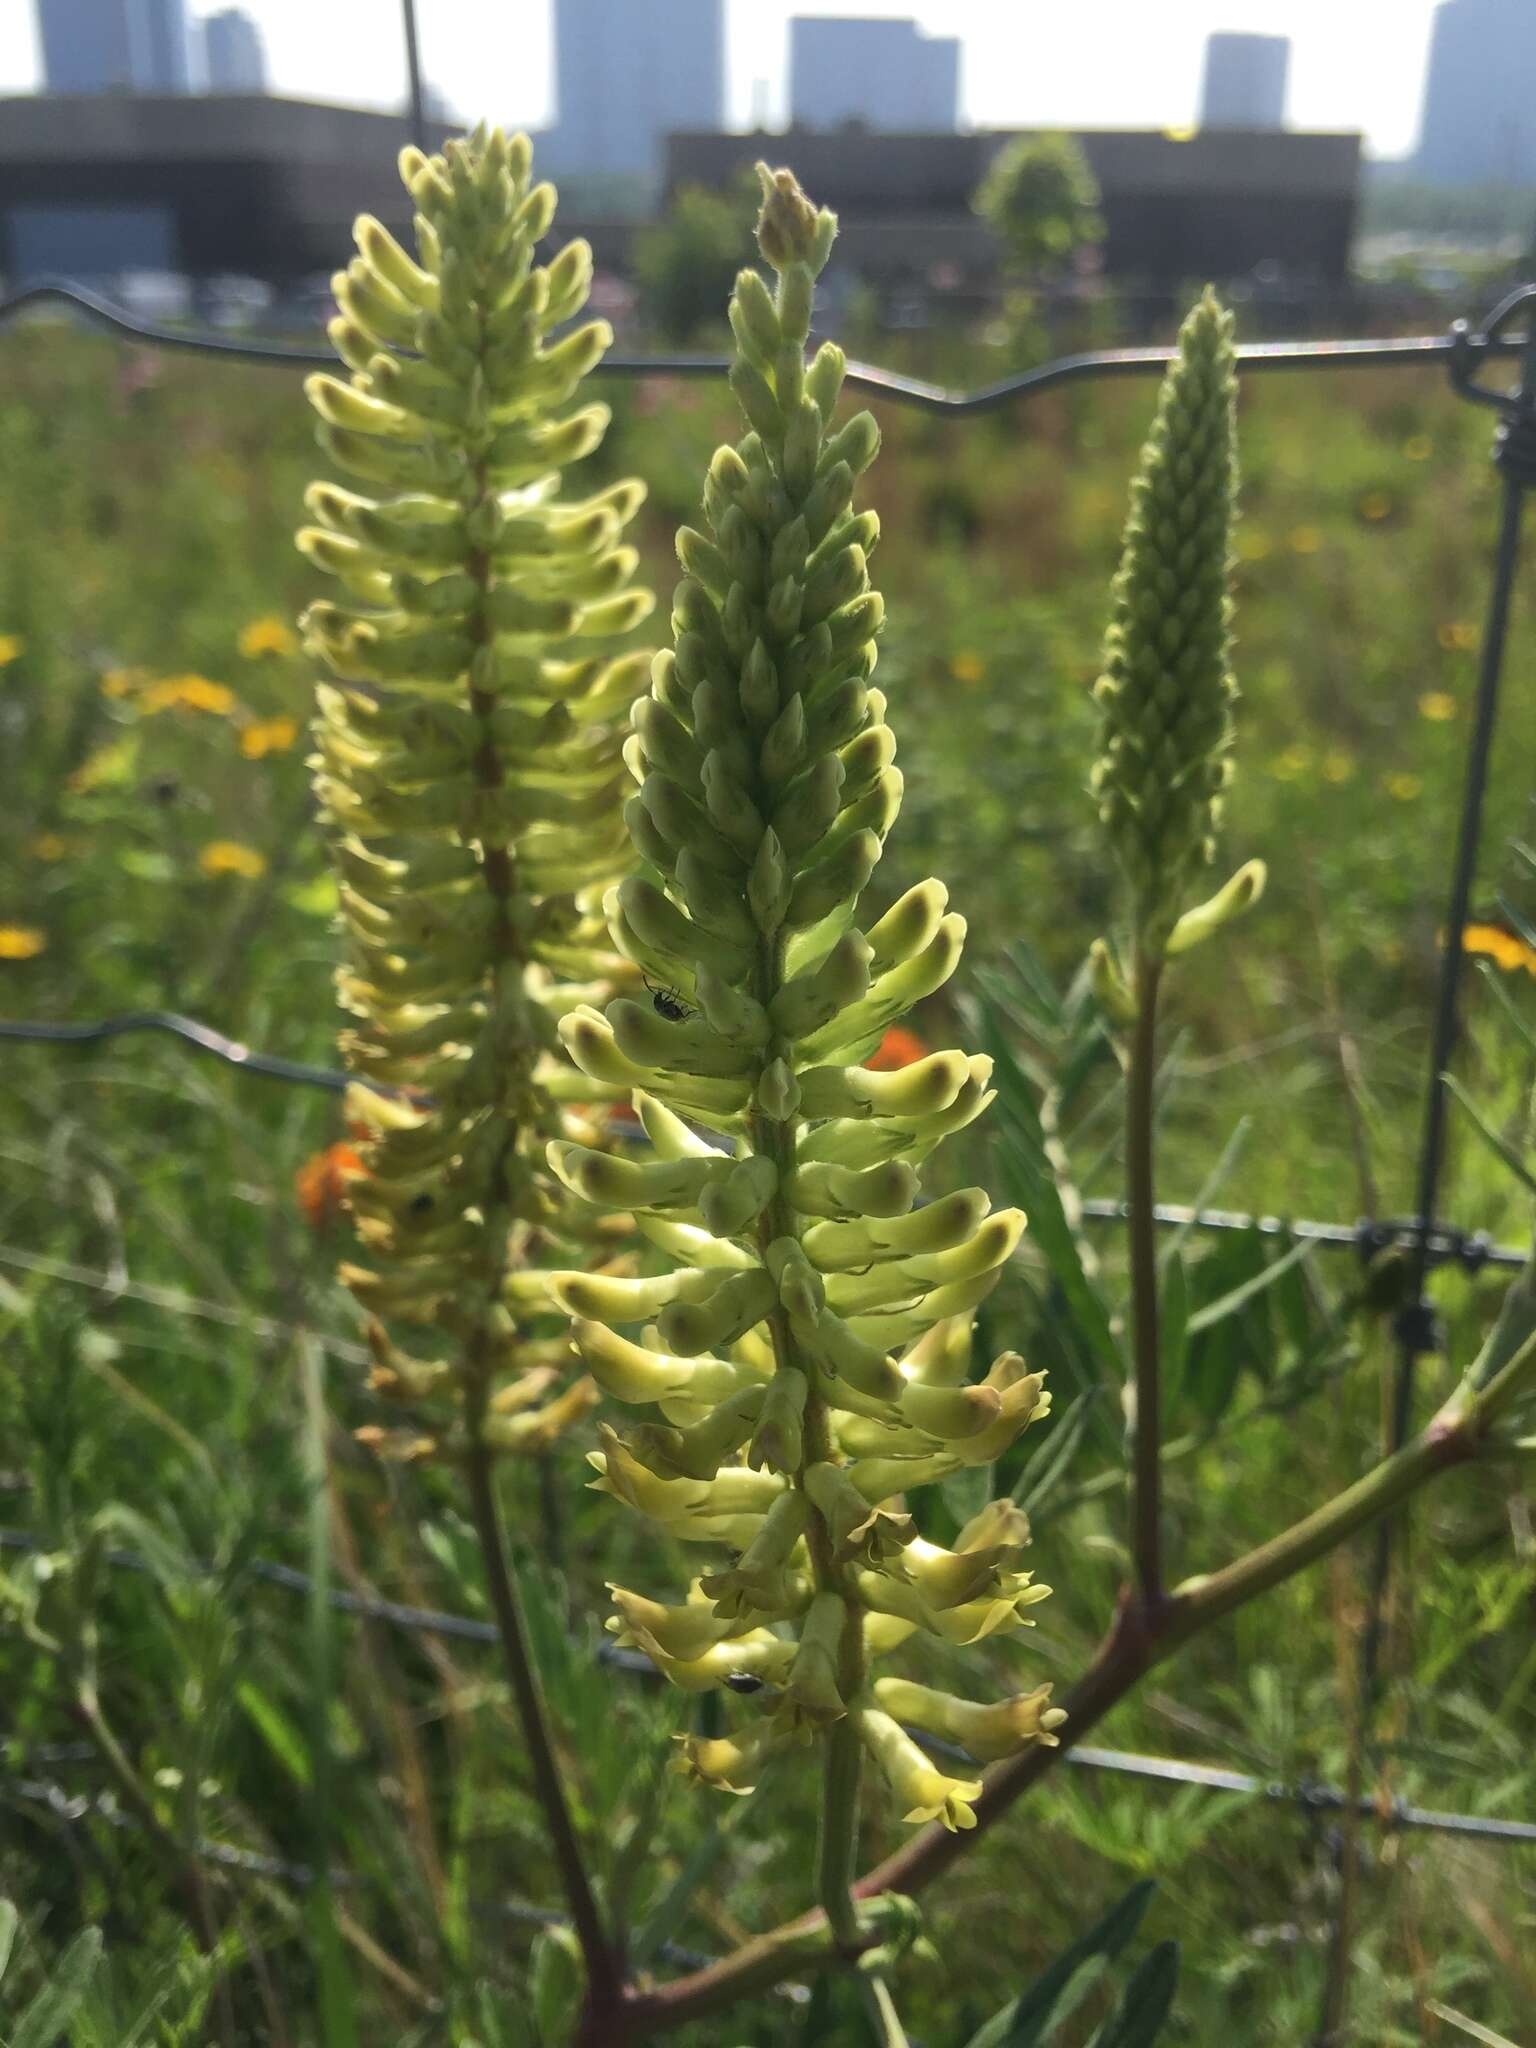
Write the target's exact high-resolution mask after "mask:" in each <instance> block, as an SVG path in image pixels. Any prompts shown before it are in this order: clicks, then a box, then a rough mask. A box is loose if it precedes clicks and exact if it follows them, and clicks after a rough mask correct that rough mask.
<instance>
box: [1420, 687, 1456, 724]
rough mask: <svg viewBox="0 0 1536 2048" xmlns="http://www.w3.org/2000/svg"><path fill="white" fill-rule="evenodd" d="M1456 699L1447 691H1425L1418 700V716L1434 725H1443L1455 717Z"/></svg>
mask: <svg viewBox="0 0 1536 2048" xmlns="http://www.w3.org/2000/svg"><path fill="white" fill-rule="evenodd" d="M1456 710H1457V706H1456V699H1455V698H1454V697H1453V696H1452V695H1451V693H1450V691H1449V690H1426V691H1425V692H1424V694H1423V696H1422V697H1420V699H1419V716H1420V718H1427V719H1429V720H1430V721H1431V723H1432V724H1435V725H1444V724H1445V722H1446V720H1447V719H1449V718H1454V717H1455V716H1456Z"/></svg>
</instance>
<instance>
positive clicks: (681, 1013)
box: [645, 977, 693, 1024]
mask: <svg viewBox="0 0 1536 2048" xmlns="http://www.w3.org/2000/svg"><path fill="white" fill-rule="evenodd" d="M645 985H646V987H647V988H648V989H649V990H650V992H651V1007H652V1008H653V1009H654V1010H655V1012H656V1014H657V1016H658V1017H665V1018H666V1020H667V1022H668V1023H669V1024H686V1023H687V1022H688V1019H689V1018H690V1017H691V1016H692V1015H693V1012H692V1010H690V1009H689V1007H688V1005H687V1004H686V1003H685V1002H684V1001H683V999H682V997H681V996H680V995H679V994H678V992H677V990H676V989H675V988H667V987H666V986H665V985H661V986H658V985H657V984H656V983H655V982H654V981H652V980H650V978H649V977H647V978H646V983H645Z"/></svg>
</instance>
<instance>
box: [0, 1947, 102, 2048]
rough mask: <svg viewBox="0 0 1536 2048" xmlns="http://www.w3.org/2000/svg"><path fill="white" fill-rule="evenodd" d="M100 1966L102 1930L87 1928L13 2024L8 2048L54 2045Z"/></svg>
mask: <svg viewBox="0 0 1536 2048" xmlns="http://www.w3.org/2000/svg"><path fill="white" fill-rule="evenodd" d="M100 1966H101V1930H100V1929H99V1928H97V1927H87V1928H86V1929H85V1930H84V1931H83V1932H82V1933H80V1934H77V1935H76V1936H75V1938H74V1940H73V1941H72V1942H71V1943H70V1944H69V1947H68V1948H67V1949H65V1951H64V1953H63V1955H61V1956H60V1957H59V1961H58V1966H57V1968H56V1969H55V1970H54V1973H53V1976H52V1977H51V1978H50V1979H49V1981H48V1982H47V1983H46V1984H45V1985H44V1986H43V1988H42V1990H41V1991H39V1993H38V1994H37V1996H36V1998H34V1999H33V2001H32V2003H31V2004H30V2005H29V2006H28V2007H27V2009H26V2011H25V2012H24V2013H23V2014H22V2016H21V2018H20V2019H19V2020H18V2021H17V2023H16V2031H15V2032H14V2033H13V2034H12V2035H11V2039H10V2048H53V2043H54V2042H55V2041H59V2040H62V2039H63V2037H64V2034H65V2031H66V2029H67V2028H68V2027H69V2025H70V2022H71V2021H72V2020H73V2019H74V2016H75V2014H76V2012H77V2011H78V2010H79V2009H80V2006H81V2005H82V2004H83V2003H84V2000H85V1996H86V1993H87V1992H88V1991H89V1990H90V1988H91V1979H92V1978H93V1977H94V1976H95V1974H96V1972H97V1970H98V1969H99V1968H100Z"/></svg>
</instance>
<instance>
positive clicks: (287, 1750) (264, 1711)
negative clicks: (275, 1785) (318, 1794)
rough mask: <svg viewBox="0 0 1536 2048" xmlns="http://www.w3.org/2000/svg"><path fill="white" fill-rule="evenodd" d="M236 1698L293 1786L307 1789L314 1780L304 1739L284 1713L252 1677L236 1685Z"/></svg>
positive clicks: (241, 1709)
mask: <svg viewBox="0 0 1536 2048" xmlns="http://www.w3.org/2000/svg"><path fill="white" fill-rule="evenodd" d="M235 1701H236V1704H237V1705H238V1706H239V1708H240V1711H241V1712H242V1713H243V1714H244V1715H245V1717H246V1719H247V1720H248V1721H249V1722H250V1723H251V1726H252V1727H253V1728H254V1729H255V1730H256V1732H257V1734H258V1735H259V1736H260V1737H261V1739H262V1741H263V1742H264V1743H265V1744H266V1745H267V1748H268V1749H269V1750H271V1752H272V1754H273V1756H274V1757H275V1758H276V1760H277V1761H278V1763H279V1764H281V1765H282V1767H283V1769H284V1770H285V1771H286V1772H287V1773H288V1776H289V1777H290V1778H291V1779H292V1780H293V1782H294V1783H295V1784H296V1785H301V1786H303V1788H304V1789H305V1791H308V1790H309V1788H310V1786H311V1784H312V1783H313V1782H314V1781H313V1778H312V1777H311V1774H310V1768H309V1751H308V1750H307V1749H306V1748H305V1745H304V1738H303V1736H302V1735H301V1734H300V1732H299V1730H298V1729H297V1728H295V1727H294V1725H293V1723H292V1721H291V1720H289V1718H288V1716H287V1714H285V1713H284V1711H283V1709H282V1708H281V1707H280V1706H279V1705H278V1703H277V1701H276V1700H274V1699H273V1698H272V1697H271V1696H270V1695H269V1694H267V1693H264V1692H263V1691H262V1690H261V1688H260V1687H259V1686H258V1685H257V1684H256V1683H255V1682H254V1681H253V1680H252V1679H249V1678H247V1679H242V1681H241V1682H240V1684H239V1685H237V1686H236V1687H235Z"/></svg>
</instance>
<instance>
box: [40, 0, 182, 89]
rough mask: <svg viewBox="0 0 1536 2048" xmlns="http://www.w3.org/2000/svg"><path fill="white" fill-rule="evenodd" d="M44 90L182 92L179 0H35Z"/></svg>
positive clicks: (180, 12)
mask: <svg viewBox="0 0 1536 2048" xmlns="http://www.w3.org/2000/svg"><path fill="white" fill-rule="evenodd" d="M37 26H38V31H39V40H40V41H41V43H42V46H43V79H44V83H45V85H46V88H47V90H48V91H49V92H157V93H158V92H185V91H186V90H187V84H188V67H187V14H186V5H185V0H37Z"/></svg>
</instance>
